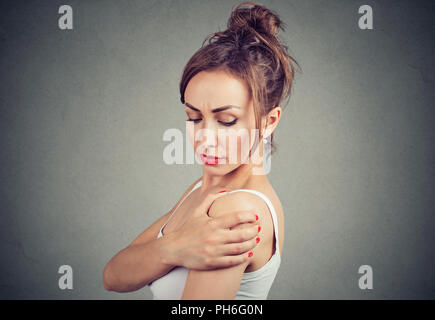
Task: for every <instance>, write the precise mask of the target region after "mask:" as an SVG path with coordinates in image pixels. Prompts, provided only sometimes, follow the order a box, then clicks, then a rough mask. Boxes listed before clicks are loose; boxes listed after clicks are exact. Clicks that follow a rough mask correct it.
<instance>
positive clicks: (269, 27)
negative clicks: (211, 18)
mask: <svg viewBox="0 0 435 320" xmlns="http://www.w3.org/2000/svg"><path fill="white" fill-rule="evenodd" d="M281 23H282V22H281V20H280V19H279V17H278V15H277V14H276V13H274V12H273V11H271V10H270V9H268V8H266V7H265V6H263V5H262V4H260V3H257V2H254V1H244V2H241V3H239V4H237V5H236V6H235V7H233V9H232V10H231V16H230V18H229V20H228V25H227V27H228V30H230V31H233V32H240V31H243V30H249V31H251V29H254V30H255V31H257V32H258V33H260V34H263V35H270V36H277V34H278V31H279V30H278V29H279V28H280V26H281Z"/></svg>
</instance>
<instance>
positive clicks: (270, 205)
mask: <svg viewBox="0 0 435 320" xmlns="http://www.w3.org/2000/svg"><path fill="white" fill-rule="evenodd" d="M237 191H244V192H249V193H252V194H255V195H257V196H259V197H260V198H262V199H263V200H264V202H266V204H267V206H268V208H269V211H270V215H271V216H272V221H273V228H274V229H275V246H276V249H277V250H276V252H277V253H278V254H280V250H279V237H278V218H277V216H276V211H275V207H274V206H273V204H272V201H270V199H269V198H268V197H267V196H266V195H265V194H264V193H261V192H260V191H257V190H252V189H236V190H231V191H229V192H228V193H233V192H237Z"/></svg>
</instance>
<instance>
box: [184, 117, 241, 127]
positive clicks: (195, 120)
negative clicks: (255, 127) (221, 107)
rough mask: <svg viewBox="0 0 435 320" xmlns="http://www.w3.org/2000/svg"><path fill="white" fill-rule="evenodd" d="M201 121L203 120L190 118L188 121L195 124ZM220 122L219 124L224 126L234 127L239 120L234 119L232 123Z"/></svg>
mask: <svg viewBox="0 0 435 320" xmlns="http://www.w3.org/2000/svg"><path fill="white" fill-rule="evenodd" d="M201 120H202V119H201V118H199V119H190V118H188V119H186V121H192V122H193V123H198V122H199V121H201ZM218 122H219V123H220V124H222V125H224V126H227V127H229V126H232V125H235V124H236V122H237V118H236V119H234V120H233V121H230V122H225V121H219V120H218Z"/></svg>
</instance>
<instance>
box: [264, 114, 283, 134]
mask: <svg viewBox="0 0 435 320" xmlns="http://www.w3.org/2000/svg"><path fill="white" fill-rule="evenodd" d="M281 114H282V109H281V107H280V106H276V107H275V108H273V109H272V110H270V111H269V113H268V114H267V115H266V117H265V121H264V122H265V124H264V133H263V138H267V137H268V136H270V135H271V134H272V133H273V131H274V130H275V128H276V126H277V125H278V122H279V119H280V118H281ZM264 122H263V123H264Z"/></svg>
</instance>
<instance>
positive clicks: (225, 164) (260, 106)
mask: <svg viewBox="0 0 435 320" xmlns="http://www.w3.org/2000/svg"><path fill="white" fill-rule="evenodd" d="M279 28H281V29H282V30H284V29H283V27H282V22H281V21H280V19H279V17H278V16H277V14H276V13H274V12H272V11H271V10H269V9H267V8H266V7H264V6H263V5H261V4H258V3H255V2H250V1H249V2H242V3H240V4H238V5H237V6H236V7H235V8H233V10H232V13H231V17H230V19H229V21H228V29H227V30H225V31H223V32H217V33H215V34H212V35H211V36H209V37H208V40H209V41H208V44H207V45H206V46H204V43H205V41H204V43H203V46H202V48H200V49H199V50H198V51H197V52H196V53H195V54H194V55H193V56H192V58H191V59H190V60H189V62H188V63H187V65H186V67H185V69H184V73H183V76H182V79H181V83H180V94H181V102H182V103H183V104H184V105H185V111H186V115H187V119H186V120H187V130H188V132H189V137H190V139H191V142H192V145H193V147H194V150H195V154H196V155H197V156H198V157H199V158H201V161H202V168H203V176H202V177H201V178H200V179H198V180H197V181H195V182H194V183H193V184H192V185H191V186H190V187H189V188H188V189H187V190H186V192H185V193H184V195H183V196H182V197H181V198H180V200H179V201H178V203H177V204H176V205H175V207H174V208H173V209H172V210H171V211H170V212H168V213H167V214H166V215H164V216H163V217H161V218H160V219H159V220H157V221H156V222H155V223H154V224H152V225H151V226H150V227H149V228H148V229H146V230H145V231H144V232H143V233H142V234H140V235H139V236H138V237H137V238H136V239H135V240H134V241H133V242H132V243H131V244H130V245H129V246H128V247H127V248H125V249H123V250H121V251H120V252H119V253H118V254H117V255H115V256H114V257H113V258H112V259H111V260H110V261H109V263H108V264H107V265H106V267H105V270H104V273H103V280H104V287H105V288H106V289H107V290H113V291H118V292H126V291H133V290H137V289H139V288H142V287H143V286H145V285H149V286H150V288H151V291H152V292H153V295H154V298H155V299H266V298H267V295H268V292H269V289H270V287H271V285H272V283H273V280H274V278H275V275H276V273H277V271H278V268H279V265H280V261H281V254H282V245H283V240H284V228H283V225H284V217H283V210H282V207H281V203H280V200H279V199H278V196H277V195H276V194H275V192H274V190H273V188H272V186H271V185H270V183H269V182H268V179H267V176H266V174H265V171H264V170H263V168H264V166H263V164H264V163H263V162H264V161H265V159H264V152H263V153H262V152H261V150H264V148H265V144H266V146H267V145H268V146H270V147H271V148H274V145H273V132H274V130H275V129H276V127H277V125H278V122H279V119H280V117H281V112H282V109H281V107H280V105H281V103H282V101H283V100H284V99H285V98H287V97H289V96H290V91H291V86H292V81H293V77H294V65H293V63H296V65H297V62H296V61H295V60H294V59H293V58H292V57H290V56H289V55H288V54H287V47H286V46H284V45H282V44H281V42H280V41H279V39H278V36H277V32H278V29H279ZM206 40H207V39H206ZM204 132H205V134H204V135H203V133H204ZM238 132H242V134H238ZM244 132H248V133H249V134H248V135H246V134H243V133H244ZM251 132H255V133H258V136H257V135H255V136H254V138H255V139H250V137H252V135H251ZM233 136H236V138H237V140H236V141H237V143H235V144H234V143H232V144H231V143H227V138H231V137H233ZM246 146H248V147H247V148H246ZM254 154H255V155H256V157H257V160H258V157H259V159H260V160H261V161H263V162H260V166H258V165H257V164H258V163H259V162H258V161H256V162H255V163H254V162H253V161H250V160H252V159H253V156H254ZM234 156H236V157H234ZM234 159H236V160H235V161H234ZM230 160H232V161H230Z"/></svg>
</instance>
